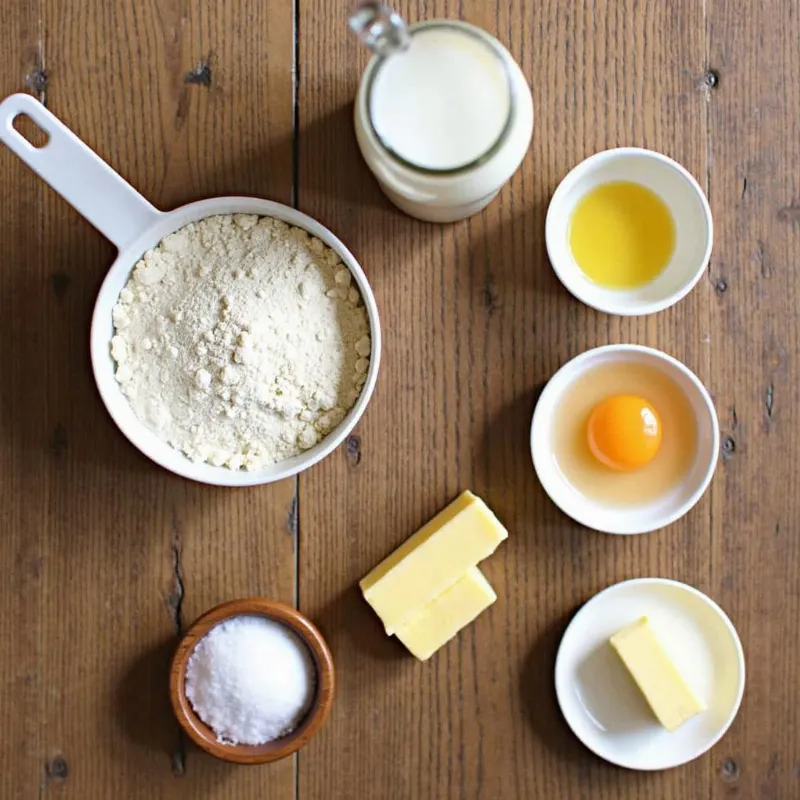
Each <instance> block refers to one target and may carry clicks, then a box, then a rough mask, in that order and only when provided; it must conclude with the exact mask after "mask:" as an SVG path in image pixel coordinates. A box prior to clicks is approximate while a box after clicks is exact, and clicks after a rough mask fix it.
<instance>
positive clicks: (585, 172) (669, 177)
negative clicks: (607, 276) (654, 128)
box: [545, 147, 714, 316]
mask: <svg viewBox="0 0 800 800" xmlns="http://www.w3.org/2000/svg"><path fill="white" fill-rule="evenodd" d="M609 181H632V182H634V183H639V184H641V185H643V186H646V187H647V188H649V189H651V190H652V191H654V192H655V193H656V194H657V195H658V196H659V197H660V198H661V199H662V200H663V201H664V202H665V203H666V205H667V207H668V208H669V210H670V213H671V214H672V218H673V220H674V221H675V251H674V253H673V254H672V258H671V259H670V261H669V263H668V264H667V266H666V267H665V268H664V271H663V272H662V273H661V274H660V275H658V277H656V278H655V279H654V280H652V281H651V282H650V283H648V284H645V285H644V286H641V287H638V288H636V289H623V290H620V289H606V288H604V287H602V286H600V285H598V284H597V283H595V282H594V281H592V280H591V279H590V278H588V277H587V276H586V274H585V273H584V272H583V271H582V270H581V268H580V267H579V266H578V264H577V263H576V261H575V259H574V258H573V256H572V251H571V250H570V247H569V239H568V237H569V223H570V218H571V217H572V212H573V210H574V209H575V205H576V203H577V202H578V201H579V200H580V199H581V198H582V197H583V196H584V195H585V194H586V193H587V192H588V191H590V190H591V189H594V188H595V187H596V186H598V185H600V184H603V183H608V182H609ZM713 239H714V233H713V222H712V219H711V209H710V208H709V205H708V200H707V199H706V196H705V194H703V190H702V189H701V188H700V186H699V184H698V183H697V181H696V180H695V179H694V178H693V177H692V176H691V175H690V174H689V173H688V172H687V171H686V169H684V168H683V167H682V166H681V165H680V164H678V163H677V162H675V161H673V160H672V159H671V158H668V157H667V156H664V155H661V153H655V152H653V151H652V150H643V149H641V148H637V147H620V148H617V149H615V150H606V151H604V152H602V153H596V154H595V155H593V156H591V157H589V158H587V159H586V160H585V161H582V162H581V163H580V164H578V166H576V167H575V168H574V169H573V170H572V171H571V172H570V173H569V174H568V175H567V176H566V177H565V178H564V180H563V181H561V183H560V184H559V186H558V188H557V189H556V191H555V193H554V194H553V197H552V199H551V201H550V205H549V207H548V209H547V220H546V223H545V241H546V243H547V254H548V257H549V259H550V263H551V265H552V267H553V270H554V271H555V273H556V275H558V277H559V280H560V281H561V283H563V284H564V286H565V287H566V288H567V289H568V290H569V291H570V292H571V293H572V294H573V295H574V296H575V297H577V298H578V300H581V301H582V302H584V303H586V305H588V306H592V307H593V308H596V309H597V310H598V311H605V312H606V313H608V314H619V315H625V316H629V315H641V314H652V313H654V312H656V311H662V310H663V309H665V308H669V306H671V305H674V304H675V303H677V302H678V301H679V300H680V299H681V298H683V297H685V296H686V295H687V294H688V293H689V292H690V291H691V290H692V288H693V287H694V285H695V284H696V283H697V281H698V280H700V277H701V275H702V274H703V273H704V271H705V269H706V267H707V266H708V260H709V258H710V257H711V247H712V244H713Z"/></svg>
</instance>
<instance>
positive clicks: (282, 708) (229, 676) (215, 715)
mask: <svg viewBox="0 0 800 800" xmlns="http://www.w3.org/2000/svg"><path fill="white" fill-rule="evenodd" d="M315 680H316V674H315V670H314V664H313V662H312V659H311V654H310V653H309V650H308V648H307V647H306V646H305V644H304V643H303V642H302V641H301V640H300V638H299V637H298V636H297V635H296V634H295V633H294V632H293V631H291V630H290V629H289V628H288V627H287V626H286V625H283V624H281V623H280V622H275V621H274V620H270V619H266V618H265V617H256V616H239V617H234V618H233V619H230V620H227V621H226V622H223V623H221V624H220V625H217V626H216V627H214V628H212V629H211V630H210V631H209V632H208V633H207V634H206V635H205V636H204V637H203V638H202V639H201V640H200V641H199V643H198V644H197V646H196V647H195V649H194V652H193V653H192V655H191V657H190V658H189V662H188V664H187V665H186V696H187V697H188V698H189V702H190V703H191V704H192V707H193V708H194V710H195V712H196V713H197V715H198V716H199V717H200V719H202V720H203V722H205V723H206V725H208V726H209V727H210V728H211V729H212V730H213V731H214V733H216V735H217V740H218V741H219V742H220V743H222V744H249V745H256V744H264V743H265V742H271V741H273V740H274V739H278V738H280V737H281V736H285V735H286V734H288V733H290V732H291V731H292V730H294V729H295V728H296V727H297V726H298V725H299V724H300V723H301V722H302V720H303V718H304V717H305V715H306V714H307V712H308V709H309V706H310V705H311V701H312V699H313V695H314V687H315Z"/></svg>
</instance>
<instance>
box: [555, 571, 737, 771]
mask: <svg viewBox="0 0 800 800" xmlns="http://www.w3.org/2000/svg"><path fill="white" fill-rule="evenodd" d="M641 616H647V617H648V618H649V619H650V622H651V624H652V626H653V628H654V629H655V630H656V633H657V635H658V638H659V641H660V642H661V644H662V645H663V646H664V648H665V650H666V651H667V653H668V654H669V656H670V658H671V659H672V660H673V662H674V663H675V665H676V666H677V667H678V670H679V671H680V673H681V674H682V675H683V677H684V680H686V682H687V683H688V684H689V685H690V686H691V687H692V689H693V690H694V691H695V692H696V693H697V695H698V696H699V697H700V699H701V700H703V702H704V703H705V704H706V706H707V708H706V711H704V712H703V713H702V714H700V715H698V716H697V717H694V718H693V719H690V720H689V721H688V722H686V723H685V724H684V725H682V726H681V727H680V728H678V729H677V730H676V731H673V732H672V733H670V732H669V731H667V730H665V729H664V728H662V727H661V725H660V724H659V723H658V722H657V721H656V718H655V717H654V716H653V714H652V712H651V711H650V709H649V708H648V706H647V703H646V701H645V699H644V697H643V696H642V695H641V693H640V692H639V689H638V688H637V687H636V684H635V683H634V682H633V679H632V678H631V677H630V675H629V674H628V672H627V670H626V669H625V666H624V665H623V664H622V661H621V660H620V659H619V656H618V655H617V654H616V653H615V652H614V650H613V649H612V648H611V646H610V645H609V643H608V639H609V637H610V636H612V635H613V634H614V633H616V632H617V631H618V630H620V629H621V628H624V627H625V626H626V625H628V624H629V623H631V622H634V621H635V620H636V619H638V618H639V617H641ZM744 681H745V668H744V653H743V651H742V643H741V641H740V640H739V636H738V634H737V633H736V629H735V628H734V627H733V624H732V623H731V621H730V620H729V619H728V617H727V616H726V614H725V612H724V611H722V609H721V608H720V607H719V606H718V605H717V604H716V603H715V602H714V601H713V600H711V599H709V598H708V597H706V596H705V595H704V594H703V593H702V592H699V591H698V590H697V589H694V588H692V587H691V586H687V585H686V584H684V583H678V582H677V581H671V580H665V579H662V578H641V579H638V580H631V581H624V582H622V583H618V584H615V585H614V586H610V587H609V588H608V589H605V590H604V591H602V592H600V593H599V594H597V595H595V596H594V597H593V598H592V599H591V600H589V602H588V603H586V605H584V606H583V608H581V609H580V611H578V613H577V614H576V615H575V617H574V618H573V619H572V622H570V624H569V625H568V627H567V629H566V631H565V632H564V636H563V638H562V639H561V645H560V646H559V649H558V655H557V657H556V667H555V682H556V695H557V696H558V703H559V705H560V706H561V711H562V712H563V714H564V717H565V719H566V720H567V723H568V724H569V726H570V728H572V730H573V732H574V733H575V735H576V736H577V737H578V738H579V739H580V740H581V741H582V742H583V743H584V744H585V745H586V747H588V748H589V749H590V750H592V751H593V752H595V753H596V754H597V755H598V756H600V757H601V758H604V759H606V761H610V762H611V763H612V764H617V765H619V766H621V767H627V768H628V769H640V770H658V769H668V768H670V767H677V766H678V765H680V764H685V763H686V762H687V761H691V760H692V759H695V758H697V757H698V756H700V755H702V754H703V753H705V752H706V750H708V749H709V748H710V747H712V746H713V745H714V744H716V743H717V742H718V741H719V740H720V738H722V736H723V735H724V733H725V732H726V731H727V730H728V728H729V727H730V726H731V723H732V722H733V720H734V717H735V716H736V712H737V711H738V710H739V705H740V704H741V701H742V694H743V693H744Z"/></svg>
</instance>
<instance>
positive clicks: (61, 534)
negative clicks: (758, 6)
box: [0, 0, 294, 800]
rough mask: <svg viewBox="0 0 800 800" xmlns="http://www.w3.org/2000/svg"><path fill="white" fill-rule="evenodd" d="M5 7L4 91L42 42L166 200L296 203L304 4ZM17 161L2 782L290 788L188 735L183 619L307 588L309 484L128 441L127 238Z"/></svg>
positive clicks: (224, 793) (137, 180) (68, 104)
mask: <svg viewBox="0 0 800 800" xmlns="http://www.w3.org/2000/svg"><path fill="white" fill-rule="evenodd" d="M12 5H13V7H14V9H15V10H14V11H13V12H9V11H6V10H5V9H6V7H7V6H8V4H4V11H3V12H2V13H3V14H10V19H11V22H12V23H13V24H12V26H11V28H10V29H9V28H8V27H6V26H4V28H3V30H4V32H5V34H6V36H8V37H9V38H10V39H11V40H12V44H13V46H14V47H15V48H17V50H16V51H14V52H15V55H14V57H13V58H10V59H8V60H5V61H4V64H5V65H7V66H4V67H3V89H4V91H5V92H10V91H15V90H16V91H19V90H24V89H25V75H26V74H29V73H30V72H31V71H32V69H33V68H34V66H35V63H34V62H35V61H36V58H41V59H42V63H43V64H45V65H46V71H47V79H46V86H45V87H44V89H43V92H42V95H43V97H44V99H46V102H47V105H48V107H49V108H50V109H51V110H52V111H53V112H54V113H55V114H56V115H58V116H60V117H61V118H62V119H63V120H64V121H65V122H66V123H67V124H68V125H70V126H71V127H72V128H73V129H74V130H75V131H76V133H77V134H78V135H79V136H82V137H83V138H84V139H85V140H86V141H87V142H88V143H89V144H90V145H91V146H93V147H94V148H95V149H96V150H97V151H98V152H99V153H100V155H101V156H102V157H104V158H105V159H107V160H108V161H109V163H111V164H112V165H114V167H116V168H117V169H118V170H119V171H120V172H121V173H122V174H123V175H124V176H125V177H126V178H127V179H129V180H130V181H131V182H132V183H133V184H134V185H135V186H136V187H137V188H139V189H140V190H141V191H142V192H143V193H144V194H145V195H146V196H147V197H148V198H150V199H151V200H152V201H153V202H154V203H155V204H156V205H159V206H161V207H164V208H170V207H173V206H175V205H177V204H180V203H182V202H186V201H188V200H193V199H198V198H201V197H205V196H207V195H211V194H235V193H237V194H248V193H250V194H258V195H262V196H268V197H273V198H275V199H278V200H284V201H286V202H288V201H289V200H290V199H291V193H292V186H291V182H292V158H291V152H292V151H291V148H292V119H293V112H292V77H291V76H292V25H293V21H292V13H291V8H286V7H285V5H282V4H275V6H274V8H272V9H271V10H270V13H269V14H262V13H260V9H261V4H260V3H258V2H255V0H253V1H252V2H250V1H249V0H242V1H241V2H237V3H233V4H224V5H222V4H220V5H214V6H209V5H208V4H206V3H200V2H158V3H156V2H143V3H135V4H131V3H122V2H115V3H104V2H99V0H86V1H85V2H76V3H60V2H55V0H48V2H44V3H42V4H40V6H41V7H38V6H37V5H36V4H28V3H13V4H12ZM28 9H30V11H29V10H28ZM42 53H43V55H41V54H42ZM12 70H13V73H12ZM254 98H257V102H254V100H253V99H254ZM287 153H288V157H287ZM0 165H1V166H0V169H2V173H3V178H4V186H6V187H14V191H6V192H4V193H3V194H4V199H3V201H2V202H3V204H4V209H3V210H4V212H5V213H4V214H3V217H2V220H3V222H2V225H3V234H2V236H0V241H2V247H3V256H4V258H3V264H4V267H3V270H2V273H3V274H2V281H3V294H2V304H3V305H2V309H3V325H2V326H0V327H2V334H0V336H1V337H2V353H3V363H4V365H5V368H6V370H7V372H6V373H5V375H4V378H3V380H2V383H0V395H1V396H2V408H3V440H2V447H3V475H4V478H3V481H2V484H1V485H2V492H3V500H2V501H3V506H4V509H5V510H6V511H5V513H4V515H3V526H2V537H0V558H2V564H3V568H4V572H5V573H6V574H7V575H9V576H12V577H10V579H9V580H8V581H4V586H3V589H2V592H3V599H4V601H5V603H6V605H5V611H6V613H5V614H4V623H3V624H4V626H5V630H4V633H5V634H6V638H5V639H4V641H7V642H9V643H11V644H10V646H9V649H8V650H5V648H4V655H3V658H2V669H3V679H4V680H3V687H2V691H3V696H2V706H0V710H1V711H2V717H0V721H2V725H3V729H4V730H5V731H6V733H5V734H4V735H3V737H2V741H3V745H2V746H3V748H4V749H3V755H4V756H5V757H4V759H3V763H4V769H3V776H2V778H0V785H2V786H3V789H4V790H3V791H2V796H3V797H4V798H5V797H14V796H19V797H24V798H30V797H35V796H37V794H39V795H46V796H51V795H52V796H63V797H74V798H80V800H85V798H109V797H120V798H122V797H124V798H137V797H143V798H153V797H165V798H166V797H169V798H177V797H192V798H193V797H198V796H203V797H242V798H244V797H253V796H258V797H269V798H272V797H277V798H283V797H289V796H291V795H292V794H293V790H294V764H293V759H291V758H290V759H288V760H286V761H284V762H281V763H280V764H276V765H274V767H273V768H271V769H270V773H269V780H268V781H265V780H264V775H263V774H259V773H258V772H257V771H247V770H235V769H233V768H231V767H229V766H226V765H222V764H219V763H217V762H216V761H214V760H213V759H210V758H208V757H206V756H205V755H204V754H201V753H200V752H199V751H195V750H193V749H192V748H190V747H189V746H188V745H187V744H186V743H185V742H184V741H183V740H182V739H180V738H179V736H178V728H177V723H176V722H175V720H174V718H173V717H172V714H171V710H170V707H169V699H168V689H167V686H168V684H167V681H168V666H169V659H170V657H171V654H172V651H173V649H174V647H175V645H176V643H177V634H178V633H179V630H180V629H181V628H182V627H183V626H184V625H186V624H188V623H190V622H191V621H192V620H193V619H194V618H195V617H196V616H198V615H199V614H200V613H201V612H203V611H205V610H206V609H208V608H209V607H210V606H212V605H214V604H216V603H218V602H220V601H222V600H227V599H232V598H235V597H241V596H251V595H264V596H268V597H272V598H275V599H279V600H284V601H286V602H289V603H291V602H292V600H293V597H294V547H293V538H294V530H293V528H294V526H293V524H292V523H291V520H292V519H293V515H292V514H291V513H290V512H291V510H292V508H293V497H294V481H288V482H286V483H283V484H280V485H276V486H273V487H266V488H258V489H253V490H242V491H233V490H223V489H214V488H210V487H203V486H200V485H195V484H191V483H188V482H185V481H183V480H180V479H178V478H175V477H173V476H170V475H169V474H168V473H166V472H164V471H162V470H160V469H158V468H156V467H154V465H152V464H151V463H150V462H148V461H147V460H146V459H144V458H143V457H142V456H140V455H139V454H138V453H137V452H136V451H135V450H134V448H133V447H132V446H131V445H130V444H128V442H127V441H125V440H124V439H123V437H122V436H121V435H120V434H119V432H118V431H117V430H116V428H115V427H114V425H113V424H112V422H111V421H110V419H109V418H108V416H107V414H106V413H105V410H104V409H103V407H102V405H101V403H100V400H99V397H98V396H97V393H96V390H95V388H94V385H93V380H92V377H91V372H90V368H89V361H88V347H87V344H88V323H89V317H90V313H91V308H92V304H93V301H94V296H95V294H96V292H97V289H98V288H99V283H100V280H101V279H102V277H103V275H104V273H105V271H106V270H107V268H108V266H109V265H110V263H111V260H112V257H113V252H112V247H111V246H110V245H109V244H108V243H107V242H106V241H105V240H104V239H103V238H102V236H100V235H99V234H98V233H97V232H95V231H94V230H92V229H91V228H90V227H89V226H88V225H87V224H86V223H84V222H83V221H82V220H81V219H80V218H79V216H78V214H77V213H76V212H75V211H73V210H72V209H70V208H69V207H68V206H67V205H66V204H65V203H64V202H63V201H62V200H61V199H60V198H58V197H56V196H55V195H54V194H53V193H52V192H50V191H49V190H48V189H46V188H45V187H43V185H42V184H40V183H39V182H38V181H37V179H36V178H35V177H34V176H33V175H32V174H31V173H29V172H28V171H27V169H26V168H25V167H24V166H23V165H22V164H21V163H20V162H19V161H17V160H16V159H15V158H14V157H13V155H12V154H11V153H10V152H9V151H7V150H5V149H3V152H2V153H0Z"/></svg>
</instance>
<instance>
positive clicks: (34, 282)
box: [0, 3, 47, 798]
mask: <svg viewBox="0 0 800 800" xmlns="http://www.w3.org/2000/svg"><path fill="white" fill-rule="evenodd" d="M39 15H40V8H39V4H38V3H26V4H24V5H23V4H15V5H13V6H8V5H3V6H2V7H0V27H1V28H2V30H3V31H4V34H5V37H6V41H5V43H4V49H5V55H4V59H3V68H2V69H0V92H2V95H3V96H5V95H6V94H10V93H11V92H20V91H27V90H28V88H29V86H30V85H33V84H34V82H35V80H34V78H35V76H37V77H38V79H39V80H41V76H42V74H43V73H42V71H41V70H42V67H43V63H42V59H41V48H40V44H41V31H40V28H39ZM26 132H28V133H29V132H30V129H27V131H26ZM3 149H5V148H3ZM0 183H2V185H3V187H5V190H4V191H3V193H2V196H0V219H2V220H3V227H2V234H0V261H2V264H3V265H4V266H3V268H2V269H0V319H2V324H1V325H0V361H2V364H3V378H2V380H0V431H1V435H0V465H1V466H0V475H2V477H0V507H2V509H3V514H2V517H0V571H1V572H2V574H3V580H2V581H1V582H0V603H2V608H3V615H2V619H0V636H2V641H3V643H4V645H3V654H2V657H0V726H2V729H3V730H4V731H5V732H6V733H5V735H3V736H2V737H0V761H2V763H3V765H4V766H3V770H2V774H0V795H1V796H2V797H8V798H27V797H30V796H31V793H32V791H33V788H32V787H37V786H38V785H39V782H40V781H41V779H42V776H43V774H44V770H45V764H44V760H43V758H42V753H41V728H40V725H39V720H40V709H41V704H42V691H43V687H44V684H43V675H42V670H41V664H40V659H41V653H42V648H43V646H44V644H45V643H44V642H43V640H42V628H41V625H40V620H41V615H42V577H43V574H42V573H43V560H42V553H43V537H42V529H43V523H44V508H43V507H42V503H41V486H40V485H38V481H37V477H36V476H41V475H42V472H43V469H44V465H45V463H46V461H47V436H46V435H43V431H42V429H41V425H40V424H39V423H40V421H41V420H42V418H43V416H44V414H45V396H44V391H43V390H44V385H45V382H46V375H45V372H44V370H42V369H40V363H39V361H38V359H37V358H30V357H26V356H30V355H31V354H32V353H35V352H41V348H42V343H43V340H44V335H43V332H44V331H43V325H44V309H43V308H42V305H41V303H40V292H39V290H40V287H41V286H42V285H44V284H45V282H46V277H45V276H44V274H43V264H42V259H41V248H40V244H39V237H36V236H33V235H32V233H33V231H35V230H36V229H37V228H38V227H39V226H40V225H41V220H42V198H43V196H44V189H43V187H42V185H41V183H40V182H39V181H37V179H36V177H35V176H34V175H33V174H32V173H31V172H29V171H28V170H26V169H25V168H24V167H22V166H21V165H20V164H19V162H17V160H16V159H15V158H13V157H12V156H11V154H10V153H3V154H2V155H0ZM26 787H27V790H26Z"/></svg>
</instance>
